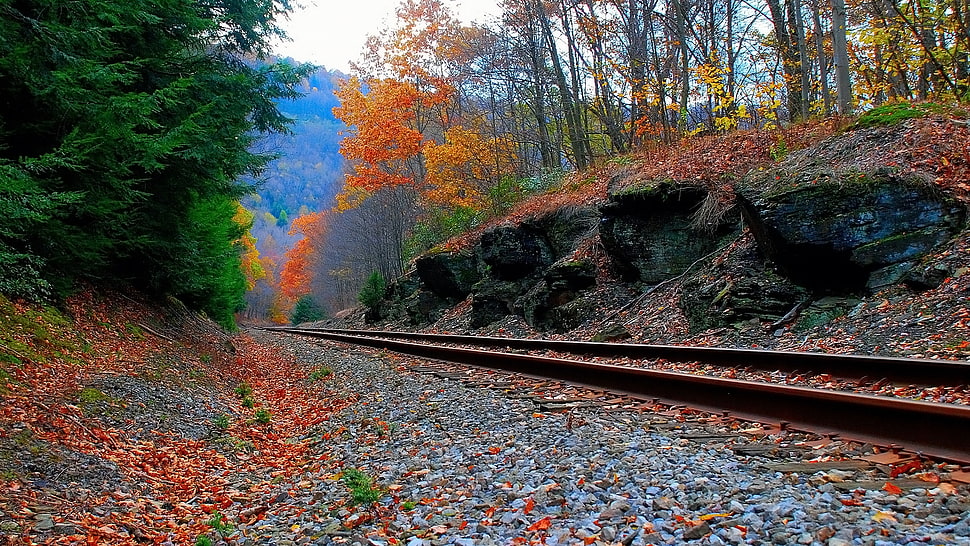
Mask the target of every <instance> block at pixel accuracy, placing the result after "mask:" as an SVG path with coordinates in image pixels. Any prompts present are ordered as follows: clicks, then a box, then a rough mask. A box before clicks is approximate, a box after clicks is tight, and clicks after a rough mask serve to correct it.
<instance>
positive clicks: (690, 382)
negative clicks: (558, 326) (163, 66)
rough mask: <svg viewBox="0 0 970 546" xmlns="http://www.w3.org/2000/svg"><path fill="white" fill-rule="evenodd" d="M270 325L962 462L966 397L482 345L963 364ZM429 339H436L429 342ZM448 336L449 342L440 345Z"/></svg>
mask: <svg viewBox="0 0 970 546" xmlns="http://www.w3.org/2000/svg"><path fill="white" fill-rule="evenodd" d="M270 330H273V331H280V332H287V333H292V334H298V335H304V336H311V337H317V338H322V339H328V340H332V341H338V342H344V343H351V344H356V345H363V346H368V347H375V348H381V349H386V350H390V351H395V352H398V353H403V354H408V355H412V356H416V357H420V358H428V359H435V360H443V361H448V362H456V363H461V364H466V365H473V366H479V367H484V368H490V369H501V370H505V371H510V372H515V373H522V374H526V375H532V376H536V377H542V378H552V379H558V380H562V381H568V382H571V383H576V384H580V385H586V386H590V387H594V388H599V389H607V390H611V391H615V392H618V393H624V394H629V395H632V396H636V397H639V398H646V399H657V400H659V401H662V402H664V403H665V404H668V405H688V406H690V407H693V408H697V409H702V410H707V411H714V412H724V411H729V412H731V413H732V414H733V415H734V416H736V417H739V418H742V419H750V420H754V421H760V422H767V423H779V422H786V423H789V424H790V426H792V427H794V428H799V429H804V430H809V431H814V432H818V433H822V434H840V435H842V436H845V437H849V438H853V439H859V440H864V441H869V442H873V443H876V444H881V445H889V444H900V445H902V446H903V447H904V448H905V449H907V450H909V451H914V452H921V453H922V454H924V455H927V456H930V457H934V458H940V459H947V460H951V461H956V462H961V463H968V464H970V406H966V405H956V404H943V403H933V402H923V401H917V400H910V399H904V398H893V397H884V396H874V395H869V394H859V393H851V392H843V391H834V390H825V389H816V388H809V387H804V386H795V385H787V384H775V383H766V382H757V381H742V380H738V379H725V378H719V377H710V376H703V375H694V374H684V373H675V372H669V371H658V370H651V369H644V368H634V367H629V366H616V365H611V364H603V363H594V362H584V361H581V360H572V359H563V358H550V357H543V356H535V355H529V354H518V353H510V352H501V351H493V350H483V349H471V348H467V347H466V348H462V347H455V346H453V344H461V345H466V346H468V345H473V346H477V347H482V346H485V347H503V348H507V349H512V350H520V351H521V350H528V351H543V350H554V351H558V352H570V353H574V354H585V355H596V356H601V357H604V356H605V357H634V358H664V359H667V360H674V361H702V362H705V363H709V364H717V365H723V366H738V367H753V368H760V369H770V370H785V371H795V370H799V371H801V372H808V371H811V372H815V373H828V374H831V375H833V376H836V377H843V378H854V379H859V378H863V377H869V378H872V377H877V378H885V379H886V380H890V381H905V382H910V383H918V384H924V385H966V384H968V383H970V363H966V362H954V361H938V360H917V359H905V358H886V357H867V356H846V355H828V354H821V353H788V352H779V351H756V350H744V349H720V348H709V347H680V346H666V345H638V344H620V343H585V342H569V341H548V340H528V339H514V338H489V337H475V336H450V335H440V334H416V333H408V332H383V331H352V330H323V329H300V328H271V329H270ZM432 342H434V343H438V344H432ZM440 344H452V345H440Z"/></svg>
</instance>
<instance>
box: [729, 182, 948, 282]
mask: <svg viewBox="0 0 970 546" xmlns="http://www.w3.org/2000/svg"><path fill="white" fill-rule="evenodd" d="M766 179H767V180H770V181H771V183H769V184H765V180H766ZM739 202H740V204H741V206H742V210H743V212H744V218H745V221H746V223H747V224H748V225H749V226H750V227H751V231H752V232H753V233H754V236H755V238H756V239H757V240H758V244H759V246H760V247H761V249H762V250H763V252H764V253H765V255H766V256H767V257H768V258H769V259H771V260H772V261H773V262H775V263H776V264H778V266H779V267H780V268H781V270H782V271H783V272H784V273H785V275H786V276H787V277H788V278H790V279H791V280H792V281H794V282H796V283H798V284H800V285H802V286H805V287H807V288H809V289H812V290H815V291H819V292H826V293H828V292H833V293H851V292H857V291H861V290H872V289H876V288H879V287H883V286H886V285H889V284H894V283H897V282H899V281H900V280H901V279H903V278H904V276H905V275H906V273H907V272H908V271H909V270H910V269H912V267H913V266H914V265H915V264H916V261H917V260H918V259H919V258H920V257H921V256H923V255H924V254H926V253H927V252H929V251H931V250H932V249H934V248H936V247H937V246H939V245H940V244H942V243H944V242H946V241H948V240H949V239H951V238H952V237H953V236H954V235H956V234H957V233H958V232H959V231H960V230H961V229H962V228H963V225H964V221H965V217H966V209H965V208H964V207H963V206H962V205H960V204H959V203H957V202H956V201H954V200H953V199H950V198H948V197H946V196H944V195H942V194H941V193H940V192H939V191H937V190H935V189H934V188H932V187H931V186H930V185H928V184H927V183H926V182H924V181H922V180H920V179H914V178H907V177H904V176H899V175H897V174H894V173H892V172H891V171H888V170H882V171H876V172H874V173H871V174H863V173H858V172H841V173H836V174H835V175H834V176H823V177H819V176H818V173H803V174H801V175H799V176H797V177H791V176H790V175H787V176H786V175H785V170H784V166H782V167H781V168H780V169H777V170H772V171H768V172H767V173H766V174H765V175H761V176H759V177H756V178H754V179H753V180H751V181H750V182H749V183H748V184H747V185H746V186H744V188H743V189H742V190H741V191H740V192H739Z"/></svg>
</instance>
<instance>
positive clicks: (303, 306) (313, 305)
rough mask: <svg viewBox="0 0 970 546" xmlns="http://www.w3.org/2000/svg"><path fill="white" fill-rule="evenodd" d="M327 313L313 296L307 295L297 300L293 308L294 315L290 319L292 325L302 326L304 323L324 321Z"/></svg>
mask: <svg viewBox="0 0 970 546" xmlns="http://www.w3.org/2000/svg"><path fill="white" fill-rule="evenodd" d="M326 317H327V313H326V312H325V311H324V310H323V307H320V304H319V303H317V302H316V300H314V299H313V296H310V295H306V296H303V297H302V298H300V299H299V300H297V302H296V305H295V306H294V307H293V315H292V316H291V317H290V324H294V325H296V324H302V323H304V322H314V321H317V320H323V319H324V318H326Z"/></svg>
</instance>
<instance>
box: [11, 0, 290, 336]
mask: <svg viewBox="0 0 970 546" xmlns="http://www.w3.org/2000/svg"><path fill="white" fill-rule="evenodd" d="M288 9H289V2H288V0H211V1H207V2H197V1H191V0H176V1H171V2H157V1H152V0H73V1H71V2H63V1H62V0H17V1H12V0H0V209H3V210H5V209H6V208H10V207H13V208H20V210H19V211H18V212H16V213H15V214H13V215H10V214H6V215H3V216H2V217H0V273H2V274H3V275H2V276H3V278H4V279H7V278H8V274H10V273H11V272H12V271H11V270H16V273H17V275H14V277H15V278H20V279H24V282H26V284H27V285H31V286H34V288H36V290H34V289H31V288H30V286H26V285H25V286H23V287H21V288H22V289H18V288H16V287H10V286H6V285H7V284H9V283H6V282H5V283H0V290H5V291H6V290H9V291H11V292H17V291H19V292H21V293H23V292H28V293H29V292H31V291H33V292H40V291H42V289H43V287H44V285H45V284H47V283H51V284H53V286H54V288H57V289H60V290H65V289H68V288H69V287H70V286H71V284H72V283H73V282H74V281H75V280H77V279H78V278H91V279H108V280H125V281H129V282H133V283H135V284H136V285H138V286H141V287H143V288H147V289H149V290H151V291H154V292H156V293H160V294H171V295H174V296H176V297H180V298H185V299H186V301H187V302H189V303H190V304H191V305H195V306H196V307H199V308H202V309H204V310H206V311H207V312H209V313H210V314H211V315H213V316H214V317H220V318H219V320H220V321H221V322H222V323H223V324H227V325H228V324H231V323H232V318H231V317H232V312H233V311H234V310H235V309H236V308H237V307H238V305H239V304H240V302H241V297H242V291H243V290H244V287H245V283H244V282H243V283H242V284H239V283H238V282H237V279H235V276H234V275H232V274H230V273H228V271H229V269H230V268H231V267H232V265H233V264H236V263H238V260H239V249H238V248H237V245H236V241H237V240H238V238H239V234H240V229H239V227H238V226H235V225H234V223H233V222H232V216H233V215H234V213H235V210H236V209H235V206H234V203H235V202H236V201H237V200H238V199H239V198H240V197H242V196H243V195H245V194H247V193H249V192H251V191H252V190H253V186H252V184H251V183H247V182H242V180H244V179H248V180H253V179H254V178H255V177H256V176H258V175H259V173H260V170H261V169H262V167H263V166H264V165H265V163H266V162H267V161H268V160H269V159H270V158H271V156H269V155H261V154H256V153H253V152H251V151H250V148H251V144H252V143H253V142H254V141H255V139H257V138H259V135H260V134H262V133H271V132H284V131H285V130H286V126H287V122H288V120H287V119H286V118H285V117H284V116H283V115H282V114H281V113H280V112H279V111H278V110H277V108H276V106H275V103H274V101H275V100H277V99H280V98H287V97H293V96H295V95H296V92H295V91H294V87H295V85H296V84H297V83H298V82H299V80H300V79H301V78H302V77H303V76H304V75H305V74H306V73H307V72H308V71H309V67H305V66H298V67H296V66H292V65H289V64H282V63H277V64H271V65H268V64H266V63H261V62H257V61H259V60H260V59H263V58H264V57H265V55H266V54H268V52H269V44H270V42H271V41H272V40H273V39H275V38H277V37H279V36H280V31H279V30H278V28H277V27H276V21H277V19H278V18H279V17H280V16H281V15H283V14H284V13H285V12H286V11H287V10H288ZM24 217H26V218H28V219H29V222H28V223H27V224H29V228H28V226H27V224H24V223H23V221H22V220H23V218H24ZM210 230H211V231H210ZM194 259H197V261H193V260H194ZM41 271H42V273H41ZM11 278H13V277H11ZM21 284H22V283H21ZM18 286H19V285H18Z"/></svg>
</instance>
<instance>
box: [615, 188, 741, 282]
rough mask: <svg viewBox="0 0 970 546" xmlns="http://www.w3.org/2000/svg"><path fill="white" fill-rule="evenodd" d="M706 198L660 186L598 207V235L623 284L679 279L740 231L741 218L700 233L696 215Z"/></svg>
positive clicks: (703, 194)
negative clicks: (600, 217)
mask: <svg viewBox="0 0 970 546" xmlns="http://www.w3.org/2000/svg"><path fill="white" fill-rule="evenodd" d="M706 198H707V190H706V189H704V188H702V187H700V186H695V185H679V184H672V183H661V184H656V185H648V186H643V187H640V188H639V189H637V190H633V189H629V188H628V189H627V190H626V191H624V192H623V193H618V194H615V195H613V196H612V197H611V200H610V201H609V202H608V203H607V204H605V205H603V206H602V207H601V208H600V212H601V214H602V221H601V223H600V228H599V234H600V240H601V241H602V243H603V247H604V248H605V249H606V251H607V253H608V254H609V256H610V259H611V260H612V262H613V264H614V265H615V267H616V269H617V271H618V272H619V273H620V275H621V276H622V277H623V279H624V280H626V281H630V282H642V283H644V284H658V283H660V282H663V281H665V280H667V279H670V278H673V277H676V276H677V275H680V274H682V273H683V272H684V271H686V270H687V268H688V267H690V266H691V265H692V264H693V263H694V262H696V261H697V260H699V259H700V258H702V257H704V256H706V255H707V254H709V253H710V252H712V251H713V250H715V249H716V248H718V246H719V245H720V244H721V243H722V242H723V241H724V240H725V239H728V238H733V237H734V236H735V235H736V233H737V232H738V230H739V224H738V216H737V214H736V213H735V214H733V215H731V214H729V215H726V216H725V217H724V218H723V219H722V220H721V222H720V223H719V224H718V225H716V226H710V229H699V228H698V227H697V225H696V222H695V220H694V213H695V212H696V211H697V210H698V208H699V207H700V206H701V204H702V203H703V202H704V200H705V199H706Z"/></svg>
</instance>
